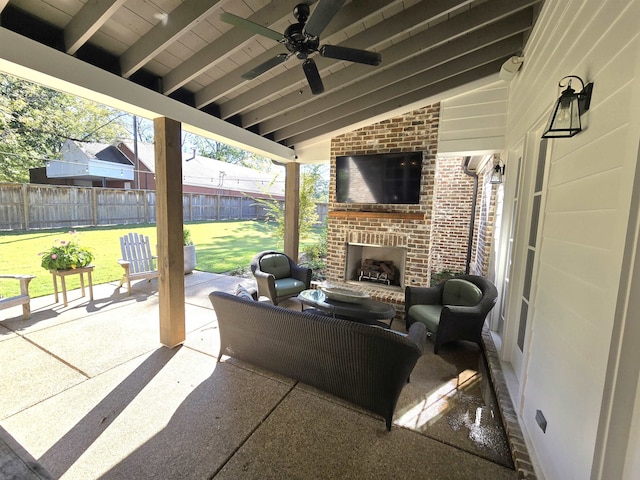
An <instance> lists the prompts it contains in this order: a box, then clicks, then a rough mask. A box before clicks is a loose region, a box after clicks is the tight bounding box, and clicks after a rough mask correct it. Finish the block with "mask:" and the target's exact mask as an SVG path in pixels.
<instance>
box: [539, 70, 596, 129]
mask: <svg viewBox="0 0 640 480" xmlns="http://www.w3.org/2000/svg"><path fill="white" fill-rule="evenodd" d="M567 79H568V81H567V82H566V83H563V82H565V80H567ZM573 79H576V80H577V81H579V82H580V85H581V89H580V91H579V92H576V91H575V90H574V89H573V88H571V81H572V80H573ZM565 85H566V87H567V88H566V90H564V91H563V92H562V94H561V95H560V98H558V101H557V102H556V107H555V108H554V109H553V113H551V117H550V118H549V123H548V124H547V128H545V131H544V134H543V135H542V138H561V137H573V136H574V135H575V134H577V133H578V132H580V131H582V125H581V124H580V115H582V114H583V113H584V112H586V111H587V110H589V104H590V103H591V92H592V90H593V82H592V83H589V84H587V85H586V86H585V84H584V82H583V81H582V79H581V78H580V77H576V76H575V75H569V76H568V77H564V78H563V79H562V80H560V82H559V83H558V86H559V87H564V86H565Z"/></svg>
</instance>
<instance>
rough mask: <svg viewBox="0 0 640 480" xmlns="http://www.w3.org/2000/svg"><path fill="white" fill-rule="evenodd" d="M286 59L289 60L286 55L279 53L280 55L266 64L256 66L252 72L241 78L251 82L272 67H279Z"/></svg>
mask: <svg viewBox="0 0 640 480" xmlns="http://www.w3.org/2000/svg"><path fill="white" fill-rule="evenodd" d="M287 58H289V55H288V54H286V53H280V54H278V55H276V56H275V57H273V58H272V59H271V60H267V61H266V62H264V63H261V64H260V65H258V66H257V67H256V68H254V69H253V70H250V71H248V72H247V73H244V74H243V75H242V78H244V79H245V80H253V79H254V78H256V77H259V76H260V75H262V74H263V73H264V72H266V71H267V70H271V69H272V68H273V67H276V66H278V65H280V64H281V63H282V62H284V61H285V60H286V59H287Z"/></svg>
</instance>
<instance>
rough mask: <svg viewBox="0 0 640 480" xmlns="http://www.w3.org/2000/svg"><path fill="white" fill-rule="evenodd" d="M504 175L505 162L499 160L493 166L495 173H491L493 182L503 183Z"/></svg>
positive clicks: (496, 183) (495, 183)
mask: <svg viewBox="0 0 640 480" xmlns="http://www.w3.org/2000/svg"><path fill="white" fill-rule="evenodd" d="M503 176H504V164H503V163H502V162H498V163H496V164H495V166H494V167H493V173H492V174H491V183H492V184H494V185H499V184H501V183H502V177H503Z"/></svg>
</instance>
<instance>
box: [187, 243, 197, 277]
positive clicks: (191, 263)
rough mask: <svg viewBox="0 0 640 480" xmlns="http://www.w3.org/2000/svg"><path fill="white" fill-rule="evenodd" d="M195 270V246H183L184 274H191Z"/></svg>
mask: <svg viewBox="0 0 640 480" xmlns="http://www.w3.org/2000/svg"><path fill="white" fill-rule="evenodd" d="M195 268H196V246H195V245H185V246H184V274H185V275H186V274H187V273H191V272H193V270H194V269H195Z"/></svg>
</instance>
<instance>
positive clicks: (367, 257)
mask: <svg viewBox="0 0 640 480" xmlns="http://www.w3.org/2000/svg"><path fill="white" fill-rule="evenodd" d="M405 261H406V248H405V247H388V246H381V245H366V244H359V243H349V244H347V259H346V268H345V278H344V279H345V281H346V282H369V283H372V284H377V285H384V286H389V287H395V288H403V287H404V268H405Z"/></svg>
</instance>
